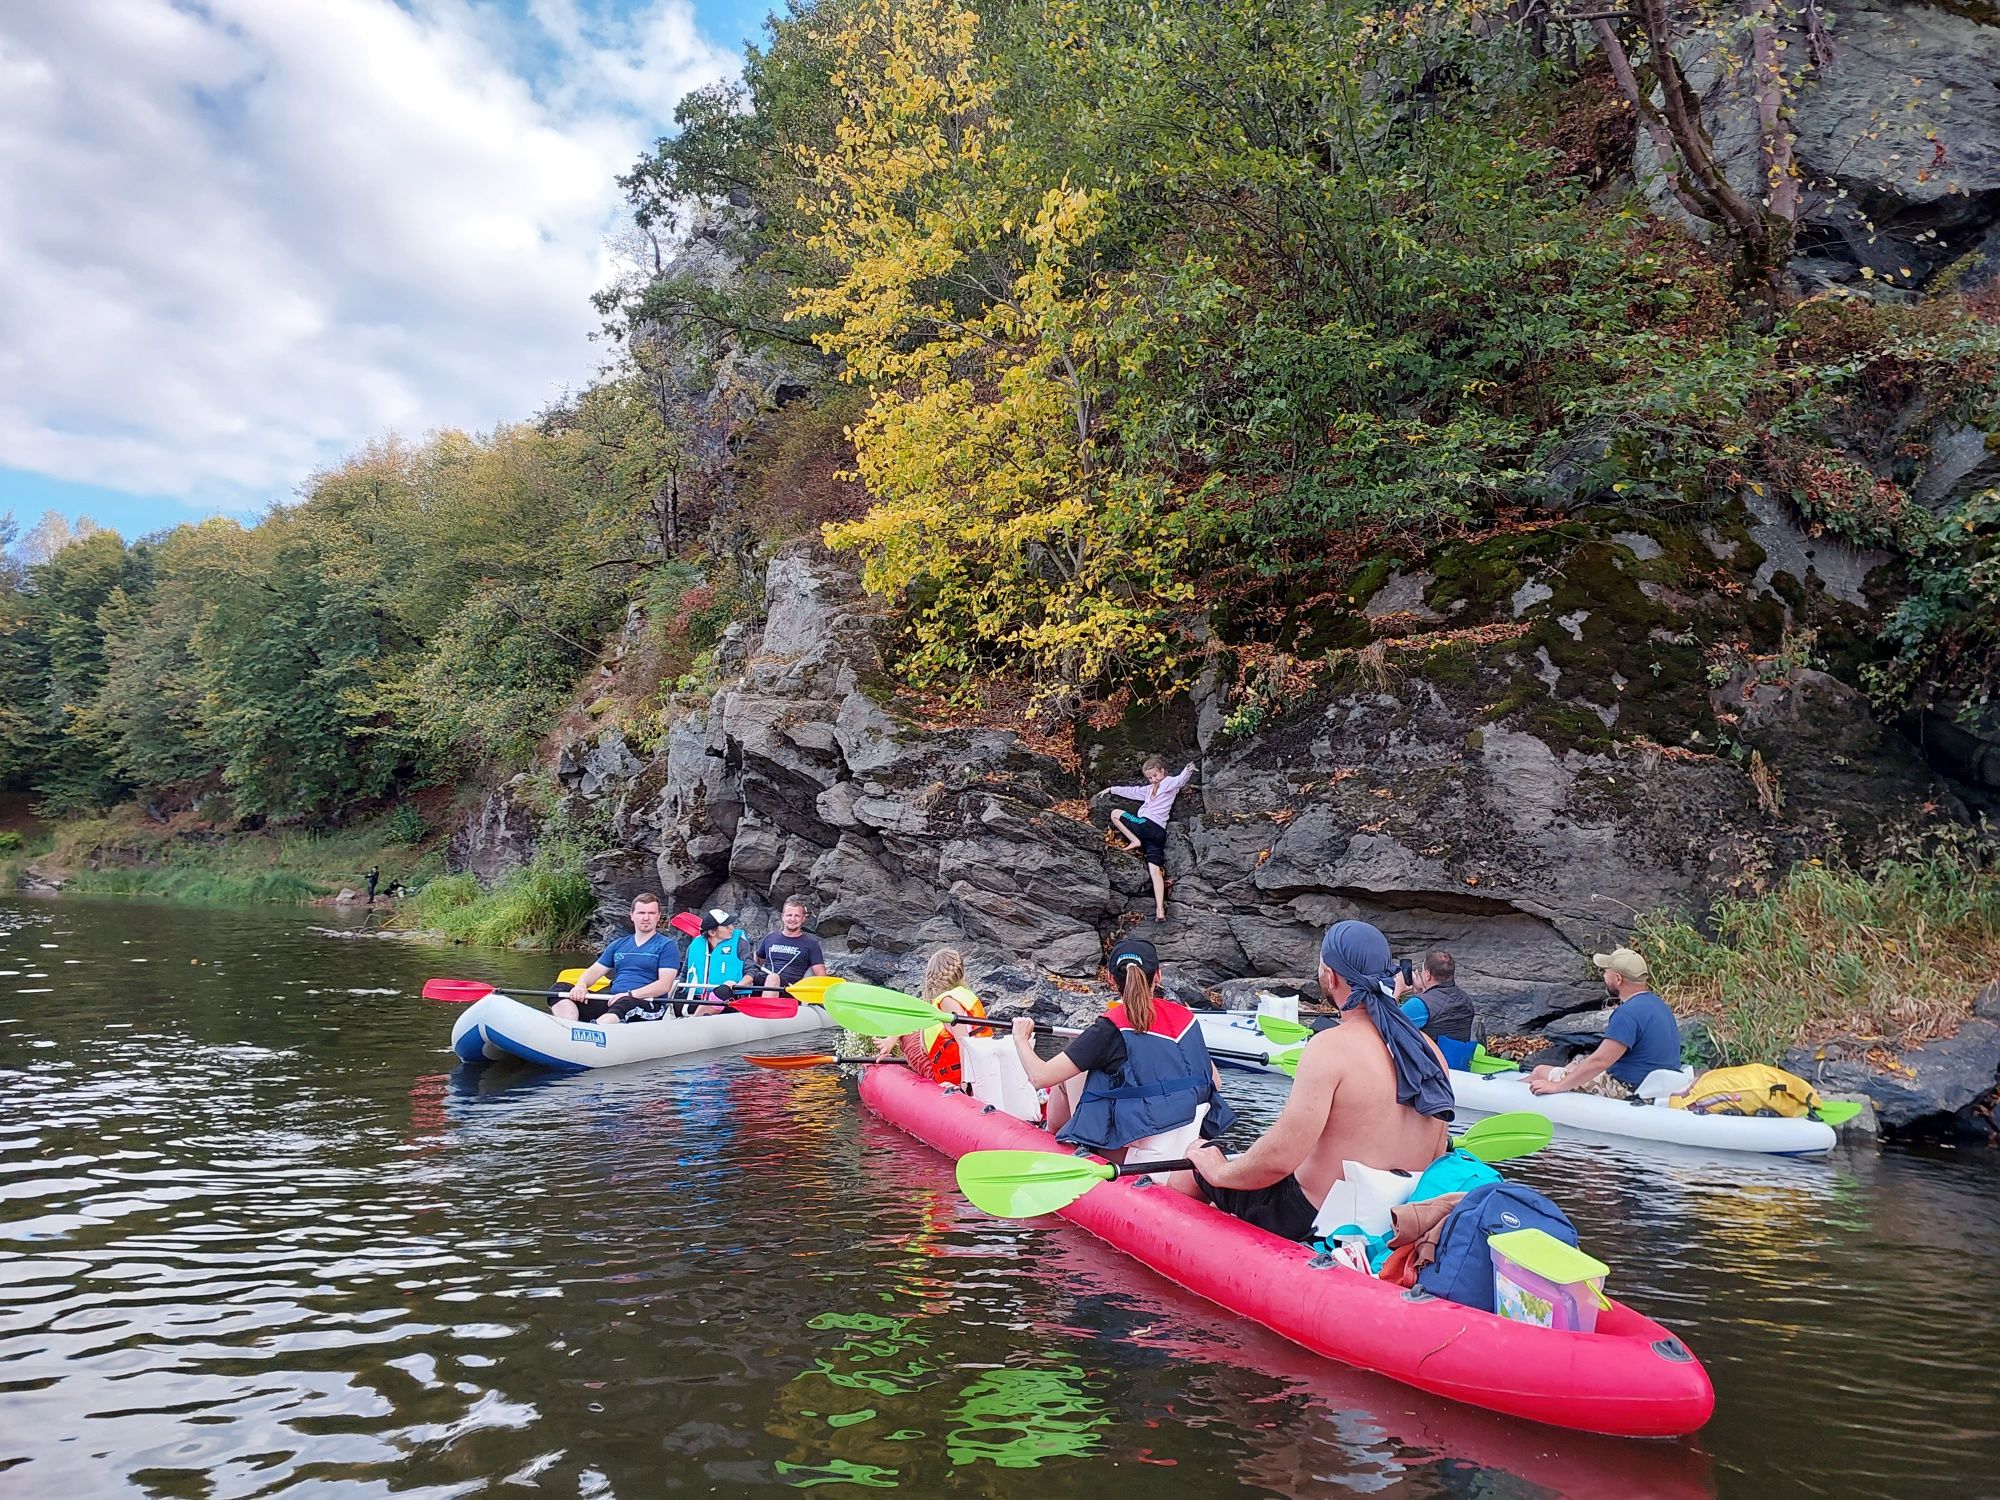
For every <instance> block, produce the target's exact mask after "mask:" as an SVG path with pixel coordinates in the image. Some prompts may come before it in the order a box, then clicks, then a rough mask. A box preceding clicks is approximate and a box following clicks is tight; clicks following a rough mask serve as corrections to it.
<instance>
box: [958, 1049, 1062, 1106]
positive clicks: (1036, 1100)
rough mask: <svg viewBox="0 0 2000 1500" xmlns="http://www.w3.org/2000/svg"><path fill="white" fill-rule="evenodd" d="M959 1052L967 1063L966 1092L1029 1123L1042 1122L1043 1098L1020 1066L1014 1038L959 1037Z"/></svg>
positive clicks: (961, 1059) (965, 1068) (965, 1073)
mask: <svg viewBox="0 0 2000 1500" xmlns="http://www.w3.org/2000/svg"><path fill="white" fill-rule="evenodd" d="M958 1055H959V1060H960V1062H961V1063H962V1065H963V1067H964V1077H965V1089H966V1092H967V1093H969V1094H971V1095H972V1097H973V1098H975V1099H977V1100H978V1101H979V1102H980V1103H981V1104H990V1105H992V1106H993V1107H994V1108H995V1109H998V1110H1000V1111H1001V1112H1002V1113H1004V1114H1010V1115H1012V1116H1013V1117H1014V1118H1015V1119H1017V1120H1026V1121H1027V1122H1028V1123H1029V1124H1030V1125H1039V1124H1041V1122H1042V1101H1041V1098H1040V1096H1039V1095H1038V1094H1037V1093H1036V1092H1035V1086H1034V1084H1032V1083H1030V1082H1029V1081H1028V1073H1027V1070H1026V1069H1025V1068H1023V1067H1022V1066H1021V1059H1020V1057H1019V1055H1018V1054H1016V1052H1015V1051H1014V1043H1013V1040H1012V1039H1011V1038H1008V1039H1006V1040H1002V1039H1001V1038H999V1037H991V1036H965V1037H960V1038H959V1041H958Z"/></svg>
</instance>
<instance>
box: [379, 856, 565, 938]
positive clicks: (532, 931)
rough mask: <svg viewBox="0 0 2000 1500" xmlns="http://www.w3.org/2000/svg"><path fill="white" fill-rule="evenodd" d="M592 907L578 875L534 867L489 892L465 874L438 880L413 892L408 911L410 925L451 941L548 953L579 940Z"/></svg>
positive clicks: (546, 866)
mask: <svg viewBox="0 0 2000 1500" xmlns="http://www.w3.org/2000/svg"><path fill="white" fill-rule="evenodd" d="M596 909H597V897H596V896H595V895H594V894H593V893H592V892H591V889H590V882H589V881H587V880H585V879H584V878H583V874H582V872H581V871H579V870H576V869H573V868H566V867H563V866H558V865H552V864H534V865H530V866H529V867H528V868H526V869H524V870H515V871H513V872H512V873H511V874H509V875H507V876H506V877H505V878H504V879H502V880H501V881H500V883H499V884H498V885H496V886H494V887H493V889H492V890H490V891H486V890H481V889H480V886H479V882H478V881H477V880H475V879H474V878H473V877H472V876H470V875H442V876H439V877H438V878H437V879H436V880H433V881H431V882H430V883H429V884H428V885H426V886H425V887H424V888H423V889H422V890H420V891H418V892H417V894H416V896H415V897H414V898H413V899H412V900H411V902H410V903H409V906H408V908H407V911H408V917H409V921H410V923H411V925H413V926H416V927H423V928H429V929H431V930H433V931H436V932H440V933H442V934H444V936H446V937H448V938H450V939H451V940H452V941H453V942H455V943H476V944H478V945H480V946H481V947H487V948H502V947H531V948H540V949H543V950H545V951H553V950H555V949H557V948H565V947H572V946H574V945H576V944H577V943H579V942H581V941H582V940H583V938H584V936H585V934H586V933H587V932H588V930H589V927H590V918H591V915H592V913H594V912H595V911H596Z"/></svg>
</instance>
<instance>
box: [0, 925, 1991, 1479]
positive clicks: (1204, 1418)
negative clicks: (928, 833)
mask: <svg viewBox="0 0 2000 1500" xmlns="http://www.w3.org/2000/svg"><path fill="white" fill-rule="evenodd" d="M44 945H52V946H44ZM141 958H143V959H146V960H148V962H147V963H146V964H145V965H139V964H136V963H134V962H133V961H134V960H135V959H141ZM191 958H194V959H199V960H201V962H199V963H189V961H188V960H189V959H191ZM544 968H545V965H544V964H542V963H541V962H539V961H534V960H528V959H523V958H520V957H518V956H505V955H483V956H479V957H470V956H468V955H466V954H463V953H453V954H441V953H438V952H436V951H434V950H415V949H410V948H405V947H402V946H400V945H392V944H376V943H344V944H343V943H335V942H330V941H326V940H321V939H315V938H312V937H310V936H309V935H307V934H305V933H303V932H302V931H301V924H300V922H299V921H298V919H297V918H296V917H295V916H291V915H273V914H268V913H226V912H216V913H187V912H175V911H169V910H166V909H163V908H156V907H147V906H143V905H136V904H131V905H127V904H116V905H114V904H107V903H89V902H81V901H68V902H63V903H60V904H49V905H41V904H27V903H21V904H16V905H0V999H3V1000H4V1003H0V1091H3V1092H0V1101H4V1102H0V1494H6V1495H9V1496H12V1495H16V1494H18V1495H22V1496H41V1495H51V1496H53V1495H58V1494H62V1495H78V1496H91V1495H109V1494H145V1495H157V1496H176V1497H178V1496H202V1497H209V1496H214V1497H224V1496H253V1495H271V1494H280V1493H290V1494H308V1495H322V1494H327V1495H343V1494H353V1495H362V1494H382V1493H390V1492H393V1493H399V1494H425V1495H461V1494H463V1495H471V1494H486V1493H491V1494H508V1493H522V1492H526V1490H528V1489H532V1490H535V1491H537V1492H545V1493H551V1494H577V1495H614V1494H615V1495H621V1496H626V1497H641V1496H647V1495H655V1494H663V1493H684V1492H692V1493H710V1492H717V1493H728V1494H734V1493H742V1492H746V1491H756V1490H763V1491H767V1492H771V1493H778V1492H785V1491H789V1490H791V1489H793V1488H795V1487H802V1486H803V1487H818V1486H820V1485H822V1484H830V1485H835V1486H838V1487H839V1489H840V1490H841V1491H842V1492H852V1491H853V1490H854V1489H856V1488H866V1487H887V1486H892V1485H893V1486H896V1487H900V1488H903V1489H906V1490H913V1491H915V1492H917V1493H932V1492H943V1491H952V1492H957V1493H967V1494H1026V1493H1035V1494H1056V1495H1067V1494H1084V1493H1087V1492H1089V1491H1091V1490H1093V1489H1096V1488H1099V1487H1101V1486H1103V1485H1104V1484H1106V1483H1107V1482H1110V1483H1122V1484H1128V1485H1143V1486H1144V1488H1145V1490H1146V1491H1147V1493H1148V1494H1149V1495H1158V1496H1162V1497H1171V1496H1180V1495H1189V1496H1193V1495H1207V1494H1213V1493H1215V1492H1216V1491H1218V1490H1220V1489H1239V1490H1242V1491H1248V1492H1259V1493H1267V1494H1280V1495H1313V1494H1323V1493H1327V1492H1329V1491H1331V1490H1336V1489H1348V1490H1360V1491H1366V1492H1371V1493H1382V1494H1388V1495H1395V1496H1443V1495H1451V1496H1502V1497H1504V1496H1522V1497H1527V1496H1542V1495H1552V1494H1570V1495H1605V1496H1612V1495H1618V1496H1624V1495H1660V1496H1679V1495H1689V1496H1696V1495H1708V1494H1711V1493H1715V1492H1717V1491H1718V1490H1719V1491H1721V1492H1722V1493H1737V1494H1751V1493H1755V1494H1759V1495H1807V1494H1880V1495H1899V1496H1900V1495H1911V1494H1918V1493H1935V1494H1939V1495H1946V1494H1953V1495H1956V1494H1969V1493H1991V1492H1992V1490H1993V1486H1992V1484H1991V1475H1992V1473H1993V1472H1994V1470H1995V1468H1996V1466H1997V1465H2000V1443H1997V1442H1996V1439H1995V1436H1994V1432H1995V1427H1996V1404H2000V1400H1997V1399H1996V1398H2000V1388H1997V1387H1996V1382H1995V1379H1994V1376H1993V1373H1992V1370H1993V1360H1992V1350H1993V1349H1994V1348H1995V1347H1996V1339H1995V1335H1996V1333H2000V1327H1996V1323H2000V1318H1996V1314H1995V1312H1994V1309H1993V1306H1992V1300H1991V1299H1992V1296H1993V1292H1994V1289H1995V1286H1996V1284H1997V1283H1996V1277H1995V1273H1996V1271H2000V1263H1996V1251H1995V1249H1994V1230H1995V1221H1996V1218H2000V1214H1996V1208H2000V1193H1996V1190H1995V1181H1996V1178H1995V1173H1994V1172H1993V1170H1992V1169H1991V1165H1990V1163H1976V1164H1971V1165H1968V1164H1966V1163H1964V1162H1954V1161H1950V1160H1947V1159H1926V1158H1921V1157H1915V1156H1910V1155H1893V1156H1888V1157H1880V1158H1878V1157H1875V1156H1873V1155H1861V1154H1856V1155H1853V1156H1849V1157H1843V1158H1842V1159H1841V1160H1840V1161H1838V1162H1836V1163H1834V1164H1831V1165H1825V1164H1821V1165H1812V1164H1790V1163H1776V1164H1760V1163H1754V1162H1736V1161H1720V1160H1705V1159H1701V1158H1694V1157H1675V1158H1661V1157H1659V1156H1656V1155H1647V1156H1639V1155H1627V1154H1623V1153H1620V1152H1618V1151H1616V1150H1613V1149H1608V1148H1603V1147H1592V1146H1580V1145H1574V1144H1568V1143H1564V1144H1562V1145H1560V1146H1559V1147H1557V1148H1554V1149H1552V1150H1551V1151H1549V1152H1546V1153H1544V1154H1543V1155H1542V1156H1541V1157H1538V1158H1535V1159H1533V1160H1532V1161H1530V1162H1524V1163H1521V1164H1520V1166H1519V1167H1518V1168H1517V1169H1516V1175H1518V1176H1520V1177H1522V1178H1524V1179H1526V1180H1528V1181H1531V1182H1533V1183H1534V1184H1535V1185H1537V1186H1540V1187H1542V1188H1544V1189H1545V1190H1547V1191H1550V1192H1551V1193H1553V1194H1555V1195H1556V1196H1558V1197H1559V1199H1560V1200H1561V1201H1562V1202H1563V1203H1564V1204H1565V1205H1566V1206H1567V1207H1568V1208H1569V1210H1570V1212H1571V1214H1572V1216H1573V1217H1574V1218H1575V1219H1576V1220H1577V1222H1578V1224H1579V1226H1580V1227H1581V1228H1582V1229H1583V1232H1584V1234H1585V1237H1586V1241H1587V1243H1588V1244H1589V1245H1590V1246H1591V1248H1593V1249H1594V1250H1596V1251H1597V1252H1598V1253H1599V1254H1600V1255H1601V1256H1602V1257H1603V1258H1604V1259H1606V1260H1608V1261H1610V1262H1611V1263H1612V1264H1613V1266H1614V1280H1615V1285H1616V1289H1617V1290H1619V1291H1620V1292H1621V1293H1623V1294H1624V1295H1626V1296H1628V1297H1629V1298H1630V1299H1631V1300H1633V1301H1635V1302H1637V1303H1638V1304H1639V1305H1640V1306H1642V1307H1644V1308H1645V1309H1646V1310H1647V1311H1649V1312H1652V1313H1653V1314H1655V1315H1656V1316H1658V1317H1660V1318H1661V1319H1662V1321H1665V1322H1667V1323H1669V1324H1671V1325H1673V1326H1674V1327H1675V1328H1676V1329H1677V1331H1679V1332H1681V1333H1683V1334H1684V1335H1686V1336H1687V1337H1688V1339H1689V1341H1690V1342H1691V1343H1693V1344H1694V1345H1695V1346H1696V1348H1697V1349H1698V1350H1699V1351H1700V1353H1701V1354H1702V1356H1703V1357H1704V1359H1705V1361H1706V1362H1707V1364H1708V1366H1709V1369H1710V1371H1711V1372H1712V1374H1713V1375H1714V1377H1715V1380H1716V1384H1717V1388H1718V1392H1719V1395H1720V1401H1721V1405H1720V1410H1719V1413H1718V1416H1717V1419H1716V1421H1715V1423H1714V1424H1713V1425H1712V1426H1711V1427H1710V1428H1709V1430H1708V1431H1707V1433H1705V1434H1704V1435H1703V1437H1702V1438H1701V1439H1700V1440H1699V1441H1698V1442H1697V1443H1694V1444H1633V1443H1617V1442H1609V1441H1596V1440H1591V1439H1586V1438H1579V1437H1575V1436H1571V1435H1566V1434H1561V1433H1556V1432H1553V1431H1550V1430H1546V1429H1541V1428H1535V1427H1532V1426H1523V1425H1521V1424H1514V1423H1508V1422H1504V1421H1502V1420H1500V1419H1498V1418H1493V1417H1488V1416H1486V1415H1484V1414H1481V1413H1477V1412H1469V1411H1466V1410H1464V1409H1462V1408H1459V1407H1455V1406H1452V1405H1450V1404H1448V1403H1444V1402H1438V1401H1433V1400H1431V1399H1430V1398H1427V1397H1423V1396H1421V1395H1418V1394H1416V1393H1413V1392H1409V1391H1406V1390H1404V1389H1403V1388H1401V1387H1398V1386H1395V1385H1392V1384H1389V1383H1386V1382H1382V1381H1379V1380H1374V1379H1372V1378H1369V1377H1364V1376H1359V1375H1356V1374H1354V1373H1352V1372H1348V1371H1343V1370H1340V1369H1338V1368H1337V1367H1332V1366H1328V1365H1326V1364H1324V1363H1323V1362H1319V1361H1316V1360H1314V1359H1312V1358H1310V1357H1309V1356H1307V1355H1305V1354H1304V1353H1303V1352H1302V1351H1299V1350H1297V1349H1295V1348H1294V1347H1292V1346H1290V1345H1288V1344H1285V1343H1284V1342H1283V1341H1281V1340H1278V1339H1275V1338H1273V1337H1271V1336H1269V1335H1267V1334H1264V1333H1263V1332H1262V1331H1261V1330H1258V1329H1256V1328H1254V1327H1252V1326H1250V1325H1246V1324H1244V1323H1241V1322H1239V1321H1237V1320H1235V1319H1232V1318H1229V1317H1227V1316H1225V1315H1222V1314H1219V1313H1214V1312H1212V1311H1210V1310H1208V1309H1206V1308H1205V1307H1204V1306H1203V1305H1202V1304H1200V1303H1198V1302H1194V1301H1192V1300H1191V1299H1189V1298H1187V1297H1185V1296H1184V1295H1182V1294H1181V1293H1179V1292H1178V1291H1176V1290H1175V1289H1173V1288H1171V1287H1170V1286H1168V1285H1167V1284H1165V1283H1163V1282H1160V1281H1158V1280H1157V1279H1156V1278H1154V1277H1152V1276H1151V1275H1150V1274H1148V1273H1145V1272H1143V1271H1140V1270H1139V1269H1138V1268H1136V1267H1135V1266H1134V1265H1133V1264H1132V1263H1131V1262H1129V1261H1127V1260H1125V1259H1124V1258H1123V1257H1121V1256H1119V1255H1117V1254H1116V1253H1114V1252H1112V1251H1109V1250H1108V1249H1106V1248H1105V1247H1103V1246H1101V1245H1098V1244H1097V1243H1096V1242H1095V1241H1092V1240H1090V1239H1089V1238H1088V1237H1087V1236H1084V1235H1082V1234H1081V1233H1080V1232H1077V1231H1075V1230H1072V1229H1069V1228H1066V1227H1058V1228H1052V1229H1051V1228H1042V1227H1032V1228H1030V1227H1022V1226H1016V1225H1008V1224H1002V1223H998V1222H996V1221H993V1220H990V1219H986V1218H984V1217H983V1216H981V1215H979V1214H977V1213H976V1212H975V1211H973V1210H972V1209H970V1208H969V1207H968V1206H967V1205H966V1204H965V1203H964V1202H963V1200H962V1199H960V1198H959V1197H958V1195H957V1194H956V1192H955V1191H954V1190H953V1187H952V1183H951V1177H950V1171H949V1168H948V1166H947V1165H946V1163H945V1162H944V1161H943V1160H942V1158H939V1157H938V1156H936V1155H935V1154H934V1153H932V1152H930V1151H929V1150H927V1149H926V1148H924V1147H921V1146H919V1145H917V1144H916V1143H914V1142H912V1141H910V1140H908V1139H907V1138H905V1137H903V1136H901V1135H900V1134H899V1133H898V1132H896V1131H894V1130H893V1129H890V1128H889V1127H887V1126H885V1125H883V1124H882V1123H881V1122H879V1121H875V1120H873V1119H871V1118H868V1117H866V1116H865V1115H863V1114H862V1113H861V1112H860V1111H859V1110H858V1108H857V1106H856V1104H855V1103H854V1101H853V1099H852V1098H851V1096H850V1095H849V1094H847V1093H846V1092H845V1091H844V1090H843V1089H842V1088H841V1087H840V1085H839V1084H838V1082H837V1080H835V1079H834V1078H833V1077H831V1076H829V1075H827V1074H823V1073H790V1074H769V1073H760V1072H757V1071H755V1070H752V1069H749V1068H747V1067H746V1066H744V1065H743V1064H742V1063H741V1062H740V1061H739V1060H736V1059H733V1058H730V1057H727V1056H724V1057H720V1058H717V1057H709V1058H703V1059H696V1060H694V1061H693V1062H690V1063H687V1064H683V1065H671V1064H670V1065H663V1066H656V1067H650V1068H640V1069H631V1070H625V1071H624V1072H613V1073H608V1074H603V1075H598V1076H585V1077H578V1078H565V1079H553V1080H539V1081H537V1080H524V1079H523V1078H522V1077H521V1076H520V1075H516V1074H504V1073H502V1072H500V1071H499V1070H497V1069H486V1070H477V1071H474V1070H454V1071H447V1069H446V1065H447V1064H449V1063H450V1061H451V1059H450V1057H449V1055H448V1054H447V1053H445V1052H443V1051H442V1048H443V1044H444V1034H445V1032H446V1030H447V1029H448V1026H449V1022H450V1019H451V1012H450V1011H449V1009H448V1008H445V1007H440V1006H434V1005H428V1004H425V1003H423V1002H420V1001H416V1000H410V999H406V998H404V997H405V996H407V995H408V994H410V993H412V992H413V991H414V989H415V987H416V985H417V984H418V983H419V982H420V981H421V979H422V977H423V976H424V975H425V974H427V973H436V972H441V971H445V972H464V971H466V970H468V969H470V970H472V971H473V972H474V973H477V974H480V975H483V976H491V977H493V978H496V979H498V980H500V981H501V982H513V983H533V982H535V981H536V980H537V979H538V978H539V977H540V976H541V974H542V972H543V970H544ZM4 971H17V972H13V973H6V972H4ZM78 1017H88V1018H91V1021H90V1024H87V1025H75V1024H71V1023H72V1022H73V1020H74V1019H75V1018H78ZM1231 1081H1232V1083H1233V1084H1235V1085H1236V1086H1235V1087H1234V1088H1233V1090H1232V1093H1233V1094H1235V1095H1239V1096H1240V1095H1244V1094H1246V1093H1247V1094H1249V1095H1252V1096H1256V1103H1257V1104H1259V1105H1261V1107H1262V1108H1263V1109H1264V1110H1265V1111H1266V1112H1268V1110H1269V1109H1270V1108H1272V1107H1273V1106H1274V1104H1275V1101H1276V1096H1275V1095H1274V1094H1273V1093H1272V1092H1271V1091H1270V1089H1269V1086H1268V1085H1263V1084H1259V1083H1253V1082H1248V1081H1239V1080H1237V1079H1232V1080H1231Z"/></svg>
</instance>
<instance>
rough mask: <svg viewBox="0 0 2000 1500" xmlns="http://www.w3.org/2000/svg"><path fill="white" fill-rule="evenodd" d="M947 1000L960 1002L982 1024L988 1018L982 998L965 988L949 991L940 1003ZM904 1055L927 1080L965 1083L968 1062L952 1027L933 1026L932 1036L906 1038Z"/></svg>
mask: <svg viewBox="0 0 2000 1500" xmlns="http://www.w3.org/2000/svg"><path fill="white" fill-rule="evenodd" d="M946 998H950V999H952V1000H955V1001H957V1002H958V1003H959V1005H960V1006H962V1007H963V1008H964V1010H965V1013H966V1014H967V1015H969V1016H977V1017H979V1018H981V1019H982V1020H983V1019H984V1018H985V1016H986V1007H985V1006H984V1005H982V1004H981V1003H980V1000H979V997H978V996H977V995H975V994H973V993H972V991H971V990H969V989H967V988H966V987H965V986H964V985H962V984H961V985H955V986H953V987H952V988H951V989H948V990H946V991H945V992H944V994H942V995H940V996H938V1001H943V1000H945V999H946ZM933 1003H937V1002H933ZM938 1008H939V1009H940V1010H942V1009H943V1008H944V1007H943V1006H942V1005H941V1004H940V1005H939V1006H938ZM926 1041H928V1043H929V1045H928V1046H926V1045H925V1043H926ZM903 1055H904V1057H906V1058H907V1059H908V1060H909V1064H910V1066H911V1067H912V1068H915V1069H916V1070H917V1071H918V1072H919V1073H921V1074H923V1075H924V1077H926V1078H934V1079H936V1080H937V1081H938V1082H939V1083H951V1084H959V1083H963V1082H964V1081H965V1061H964V1059H963V1058H962V1057H960V1055H959V1051H958V1037H957V1035H956V1034H954V1033H953V1031H952V1029H951V1028H950V1027H949V1026H934V1027H932V1028H931V1030H930V1031H929V1032H913V1033H912V1034H911V1035H910V1036H908V1037H905V1038H904V1039H903Z"/></svg>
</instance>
